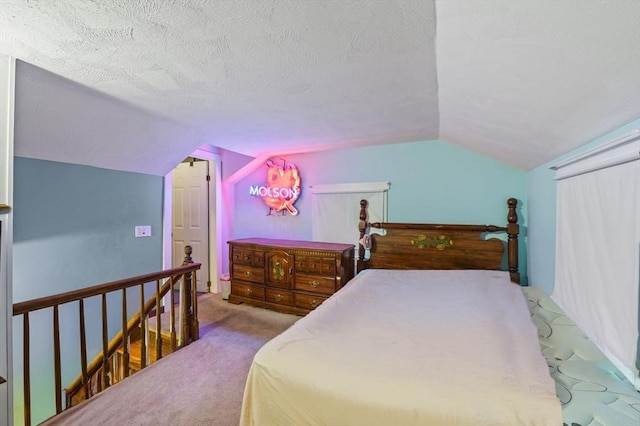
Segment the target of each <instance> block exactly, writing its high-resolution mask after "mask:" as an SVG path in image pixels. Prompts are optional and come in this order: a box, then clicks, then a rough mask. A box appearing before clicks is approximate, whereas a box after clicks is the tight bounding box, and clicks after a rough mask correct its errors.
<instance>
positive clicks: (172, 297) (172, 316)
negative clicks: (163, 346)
mask: <svg viewBox="0 0 640 426" xmlns="http://www.w3.org/2000/svg"><path fill="white" fill-rule="evenodd" d="M173 287H174V286H173V284H172V285H171V288H170V289H169V303H170V307H169V329H170V333H171V352H174V351H175V350H176V308H175V289H174V288H173Z"/></svg>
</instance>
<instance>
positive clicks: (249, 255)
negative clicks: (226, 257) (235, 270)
mask: <svg viewBox="0 0 640 426" xmlns="http://www.w3.org/2000/svg"><path fill="white" fill-rule="evenodd" d="M231 261H232V262H233V263H234V264H243V265H251V266H257V267H264V251H261V250H251V249H246V248H242V247H233V249H232V250H231Z"/></svg>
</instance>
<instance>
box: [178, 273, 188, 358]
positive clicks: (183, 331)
mask: <svg viewBox="0 0 640 426" xmlns="http://www.w3.org/2000/svg"><path fill="white" fill-rule="evenodd" d="M187 309H188V308H187V276H186V274H185V275H183V276H182V277H181V279H180V311H179V314H178V319H179V320H180V331H179V334H178V346H180V347H183V346H184V345H186V344H187V343H186V342H187V336H188V333H189V331H188V330H189V326H188V323H187V321H188V318H187V317H188V314H189V312H188V310H187Z"/></svg>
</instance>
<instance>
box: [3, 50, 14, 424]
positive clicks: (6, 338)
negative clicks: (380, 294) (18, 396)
mask: <svg viewBox="0 0 640 426" xmlns="http://www.w3.org/2000/svg"><path fill="white" fill-rule="evenodd" d="M0 76H1V81H0V203H1V204H7V205H9V206H13V154H14V151H13V148H14V113H15V77H16V60H15V58H13V57H10V56H6V55H2V54H0ZM0 220H1V221H2V235H1V236H0V304H1V305H0V348H2V349H0V376H2V377H4V378H5V379H6V380H7V382H6V383H4V384H2V385H0V426H9V425H12V424H13V417H14V416H13V383H14V379H13V362H12V358H13V356H12V354H13V346H12V341H13V338H12V330H13V328H12V324H13V305H12V304H13V296H12V294H13V224H12V223H13V210H2V211H0Z"/></svg>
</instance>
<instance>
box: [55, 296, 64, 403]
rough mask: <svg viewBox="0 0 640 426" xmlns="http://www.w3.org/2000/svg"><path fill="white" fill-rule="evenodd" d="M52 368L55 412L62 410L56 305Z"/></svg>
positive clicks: (56, 310)
mask: <svg viewBox="0 0 640 426" xmlns="http://www.w3.org/2000/svg"><path fill="white" fill-rule="evenodd" d="M53 364H54V365H53V368H54V369H55V386H56V414H58V413H61V412H62V372H61V366H60V317H59V315H58V305H55V306H54V307H53Z"/></svg>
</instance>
